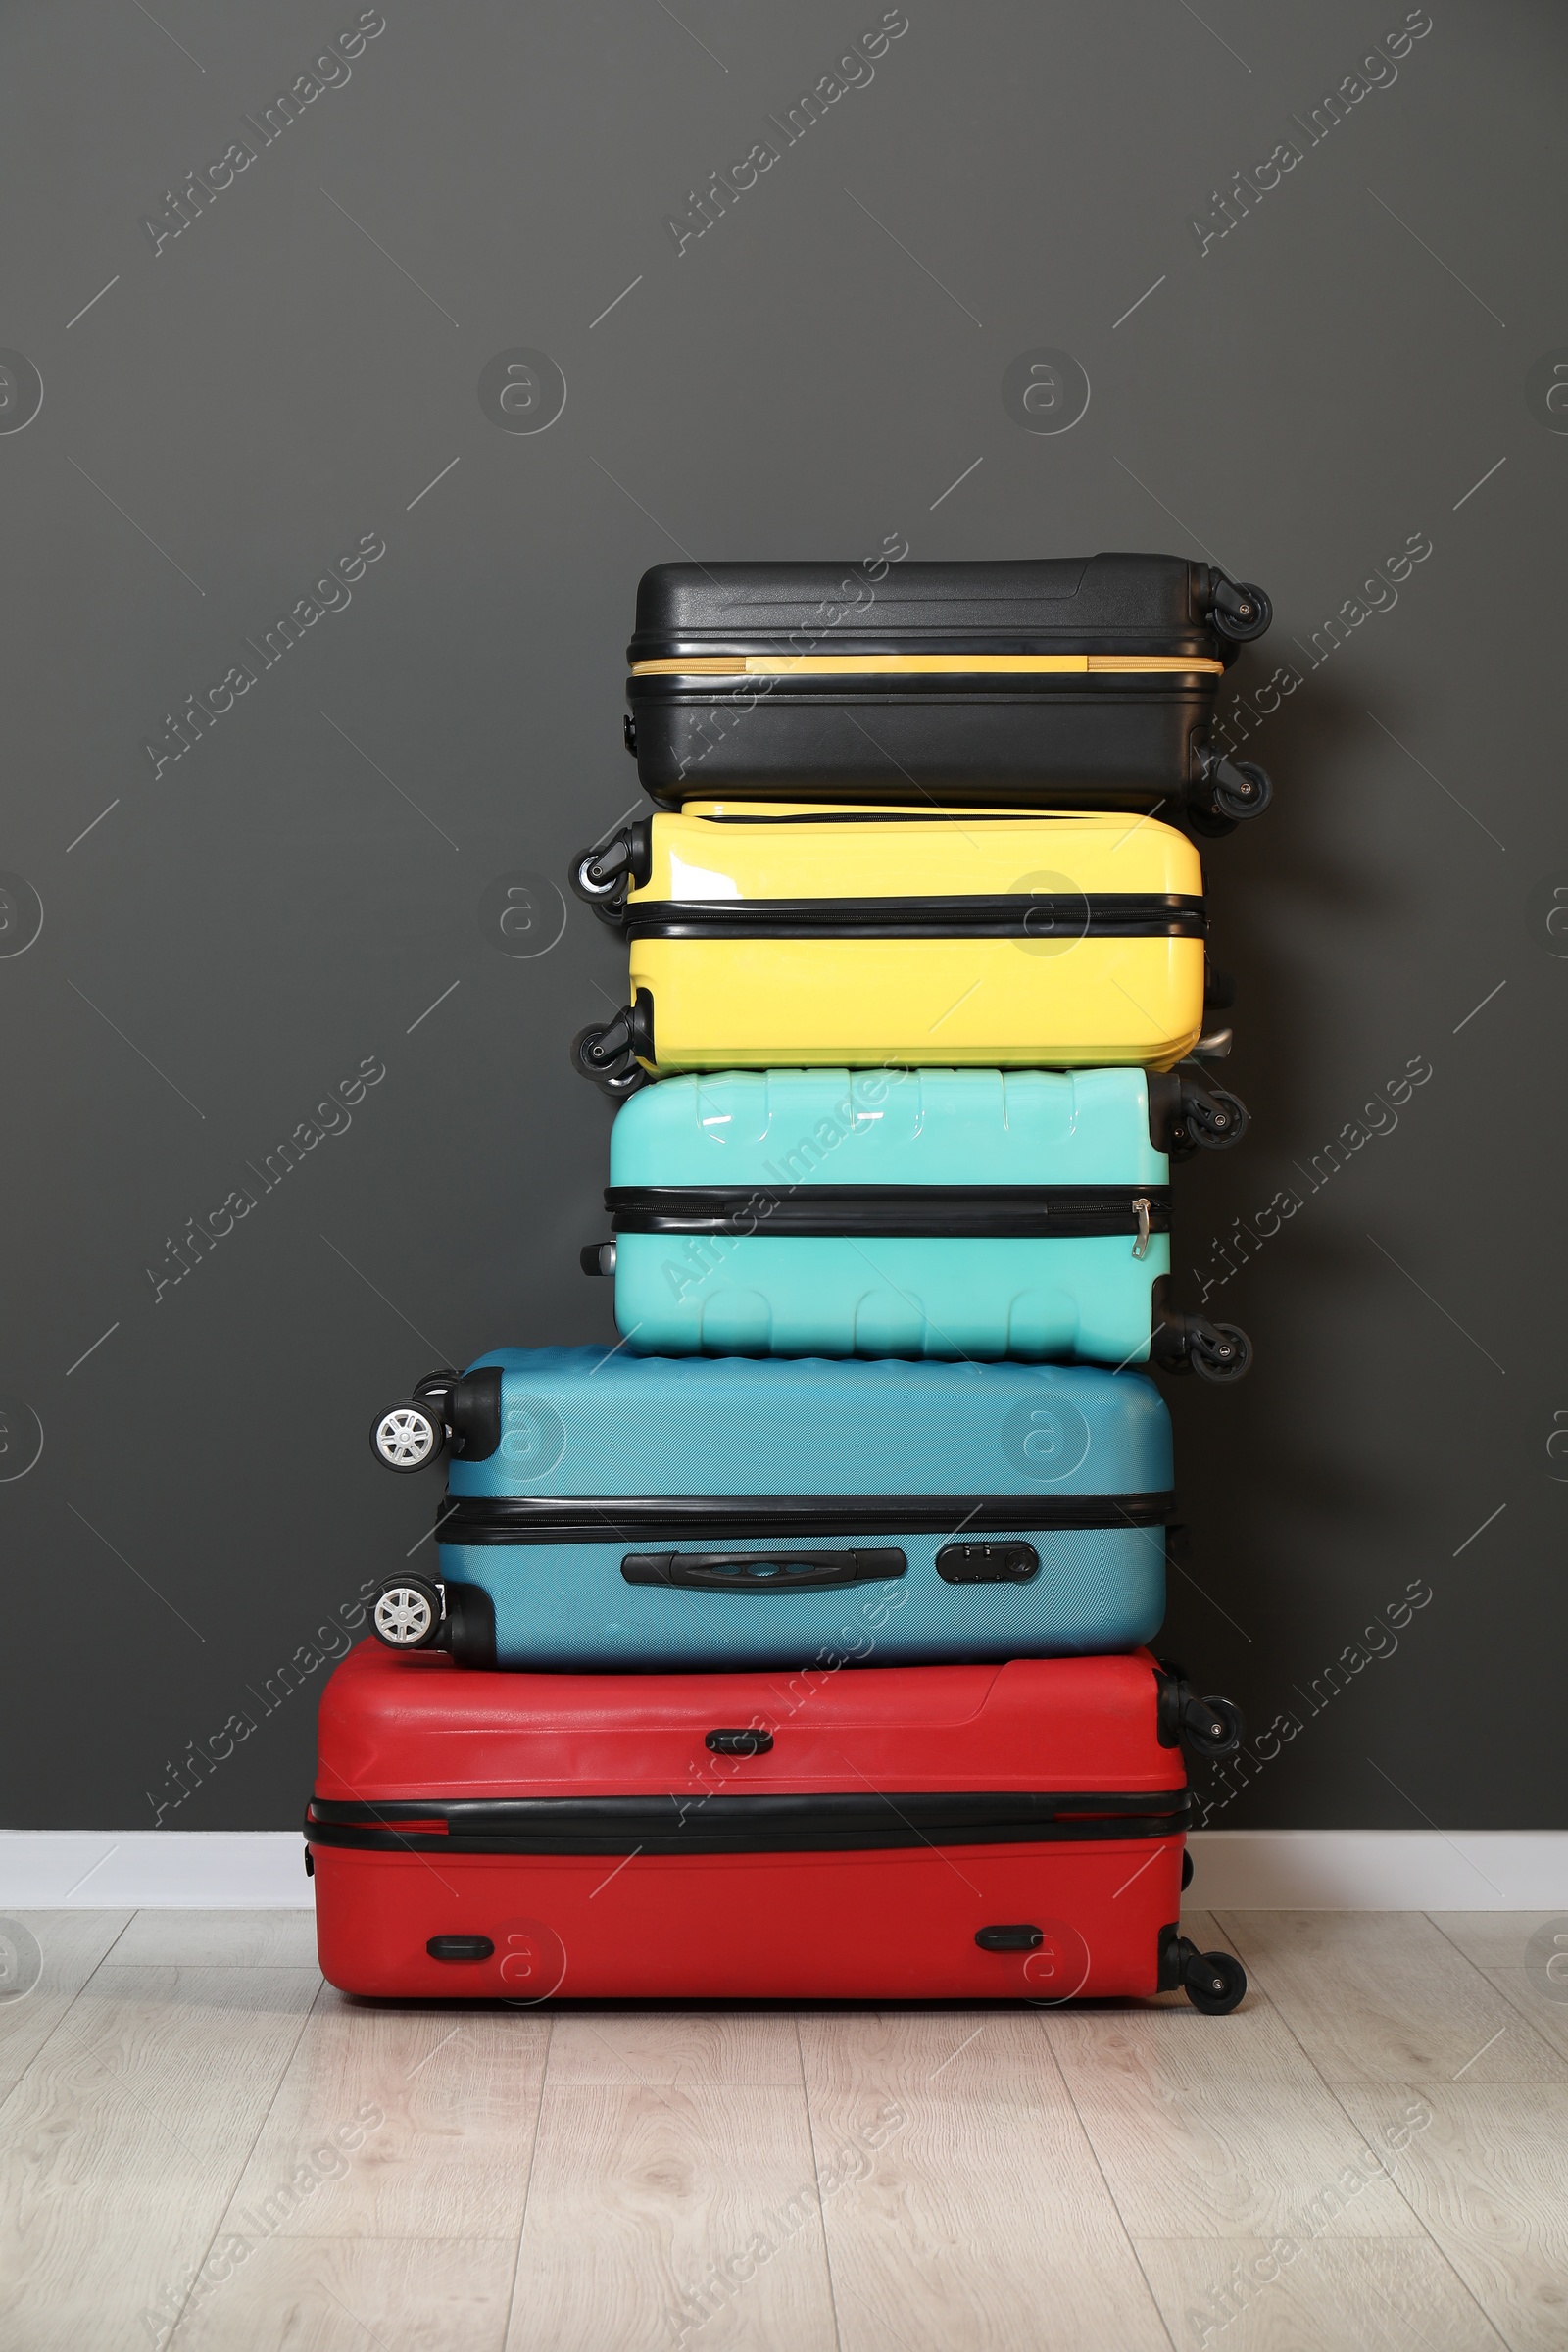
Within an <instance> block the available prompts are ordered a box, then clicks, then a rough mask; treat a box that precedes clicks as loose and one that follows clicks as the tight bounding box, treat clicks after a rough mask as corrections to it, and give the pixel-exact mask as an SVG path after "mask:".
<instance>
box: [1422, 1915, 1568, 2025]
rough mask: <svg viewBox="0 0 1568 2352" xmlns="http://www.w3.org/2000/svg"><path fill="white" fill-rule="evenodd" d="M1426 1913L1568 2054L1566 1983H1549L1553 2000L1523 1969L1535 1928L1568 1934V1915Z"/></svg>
mask: <svg viewBox="0 0 1568 2352" xmlns="http://www.w3.org/2000/svg"><path fill="white" fill-rule="evenodd" d="M1428 1917H1429V1918H1430V1919H1431V1921H1432V1924H1433V1926H1434V1927H1435V1928H1437V1929H1438V1930H1439V1932H1440V1933H1441V1934H1442V1935H1445V1936H1446V1937H1447V1938H1448V1941H1449V1942H1450V1943H1451V1944H1453V1945H1454V1946H1455V1947H1456V1948H1457V1949H1458V1950H1459V1951H1461V1952H1463V1954H1464V1956H1465V1958H1466V1959H1467V1960H1468V1961H1469V1962H1470V1963H1471V1965H1472V1966H1473V1967H1475V1968H1479V1969H1480V1971H1481V1973H1482V1975H1483V1976H1484V1977H1487V1978H1488V1979H1490V1981H1491V1982H1492V1983H1493V1984H1494V1985H1495V1986H1496V1987H1497V1990H1498V1991H1499V1992H1500V1993H1501V1994H1502V1996H1503V1998H1504V1999H1505V2000H1509V2001H1512V2003H1513V2005H1514V2007H1515V2008H1516V2009H1517V2010H1518V2011H1519V2013H1520V2015H1521V2016H1523V2017H1526V2018H1528V2019H1529V2021H1530V2023H1531V2024H1532V2025H1533V2026H1534V2027H1535V2029H1536V2031H1537V2033H1538V2034H1541V2036H1542V2038H1543V2040H1545V2041H1549V2042H1550V2043H1551V2046H1552V2048H1553V2049H1554V2050H1559V2051H1561V2053H1562V2054H1563V2056H1564V2057H1568V1982H1565V1983H1562V1984H1560V1985H1555V1986H1554V1987H1553V1990H1554V1992H1555V1993H1556V1994H1557V1995H1558V1997H1556V1998H1552V1997H1551V1996H1550V1995H1548V1994H1547V1993H1546V1992H1545V1991H1544V1989H1543V1987H1542V1986H1541V1985H1540V1984H1538V1983H1537V1982H1535V1980H1534V1979H1533V1978H1532V1977H1531V1976H1530V1975H1529V1974H1528V1972H1527V1970H1526V1967H1525V1946H1526V1945H1527V1944H1528V1942H1529V1941H1530V1938H1531V1936H1533V1935H1534V1934H1535V1933H1536V1931H1537V1929H1538V1928H1546V1927H1551V1928H1554V1929H1556V1930H1557V1931H1558V1932H1559V1933H1561V1934H1564V1935H1568V1917H1565V1916H1564V1914H1563V1913H1562V1912H1560V1911H1433V1912H1429V1913H1428ZM1563 1948H1564V1949H1565V1950H1568V1945H1565V1946H1564V1947H1563ZM1558 1973H1559V1975H1561V1974H1562V1970H1561V1969H1560V1968H1559V1972H1558Z"/></svg>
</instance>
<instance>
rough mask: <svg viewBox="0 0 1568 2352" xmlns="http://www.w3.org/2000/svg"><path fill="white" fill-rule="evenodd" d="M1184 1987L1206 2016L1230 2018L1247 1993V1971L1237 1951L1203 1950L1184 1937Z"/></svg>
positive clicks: (1190, 1998)
mask: <svg viewBox="0 0 1568 2352" xmlns="http://www.w3.org/2000/svg"><path fill="white" fill-rule="evenodd" d="M1182 1940H1183V1943H1184V1946H1185V1949H1184V1951H1183V1955H1182V1988H1183V1990H1184V1991H1185V1992H1186V1994H1187V1998H1188V1999H1189V2000H1190V2001H1191V2002H1192V2004H1193V2007H1194V2008H1195V2009H1201V2011H1202V2013H1203V2015H1204V2016H1205V2017H1228V2016H1229V2014H1230V2012H1231V2011H1232V2010H1233V2009H1239V2008H1240V2007H1241V2004H1242V2002H1243V2000H1244V1999H1245V1998H1246V1995H1247V1971H1246V1969H1245V1968H1244V1967H1243V1966H1242V1964H1241V1962H1240V1961H1239V1960H1238V1959H1237V1957H1236V1955H1235V1954H1234V1952H1201V1951H1199V1950H1197V1949H1196V1947H1195V1946H1193V1945H1192V1944H1189V1943H1187V1941H1186V1938H1185V1936H1184V1937H1183V1939H1182Z"/></svg>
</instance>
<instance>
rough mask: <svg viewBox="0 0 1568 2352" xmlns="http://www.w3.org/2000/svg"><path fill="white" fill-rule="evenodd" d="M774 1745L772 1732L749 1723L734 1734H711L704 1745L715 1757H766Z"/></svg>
mask: <svg viewBox="0 0 1568 2352" xmlns="http://www.w3.org/2000/svg"><path fill="white" fill-rule="evenodd" d="M772 1744H773V1735H772V1733H771V1732H764V1731H763V1729H762V1727H761V1725H760V1724H757V1723H749V1724H747V1725H746V1726H745V1727H744V1728H743V1729H741V1730H738V1731H733V1732H710V1733H709V1735H708V1737H707V1739H706V1740H704V1741H703V1745H704V1746H705V1747H706V1748H707V1749H708V1750H709V1752H710V1753H711V1754H712V1755H715V1756H765V1755H766V1754H767V1751H768V1749H769V1748H770V1747H771V1746H772Z"/></svg>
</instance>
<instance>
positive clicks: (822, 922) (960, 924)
mask: <svg viewBox="0 0 1568 2352" xmlns="http://www.w3.org/2000/svg"><path fill="white" fill-rule="evenodd" d="M622 919H623V920H624V922H625V925H626V930H627V933H628V935H629V936H630V937H631V938H633V939H759V938H763V939H815V938H824V937H825V938H830V939H1034V940H1043V941H1050V942H1052V943H1056V942H1060V941H1067V942H1071V941H1075V940H1079V939H1201V938H1202V937H1203V934H1204V933H1205V931H1206V930H1207V928H1208V918H1207V916H1206V914H1205V912H1204V907H1203V901H1202V900H1201V899H1195V898H1185V897H1182V896H1180V895H1178V894H1177V893H1175V892H1171V893H1162V892H1155V891H1104V892H1094V893H1083V892H1072V893H1070V894H1064V895H1062V896H1061V897H1059V898H1052V897H1048V896H1046V895H1044V894H1041V895H1038V896H1037V895H1035V894H1033V893H1029V892H1021V891H1014V892H1006V893H999V894H997V895H995V896H985V897H973V898H970V897H965V898H951V899H896V898H886V899H883V898H876V899H851V898H844V899H645V900H642V901H638V900H635V899H634V900H631V901H630V902H628V904H627V906H626V907H625V909H624V914H623V918H622Z"/></svg>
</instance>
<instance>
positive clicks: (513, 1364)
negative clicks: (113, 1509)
mask: <svg viewBox="0 0 1568 2352" xmlns="http://www.w3.org/2000/svg"><path fill="white" fill-rule="evenodd" d="M421 1415H422V1416H423V1417H424V1425H425V1427H426V1429H427V1430H428V1431H429V1433H430V1436H429V1442H428V1443H426V1444H425V1445H424V1446H423V1447H422V1448H420V1447H419V1446H417V1444H416V1445H415V1446H413V1447H412V1448H411V1449H410V1450H411V1451H412V1452H413V1453H414V1454H415V1455H417V1459H418V1460H419V1461H428V1460H431V1459H433V1458H434V1456H435V1454H436V1452H437V1451H439V1450H440V1447H441V1446H443V1445H445V1444H447V1443H448V1441H449V1437H450V1445H451V1463H450V1471H449V1479H448V1492H447V1495H446V1496H445V1498H444V1501H443V1504H442V1508H441V1511H440V1513H439V1514H438V1526H437V1536H438V1544H439V1568H440V1579H441V1584H442V1587H443V1588H444V1589H443V1591H442V1592H440V1593H434V1592H433V1591H432V1590H431V1588H430V1586H429V1584H428V1582H427V1581H426V1580H427V1579H428V1571H427V1570H425V1569H424V1568H423V1562H422V1560H419V1561H417V1562H416V1563H415V1564H414V1572H413V1573H411V1571H410V1568H409V1566H407V1565H405V1564H404V1563H402V1562H400V1563H399V1565H398V1569H397V1572H396V1575H395V1577H394V1578H393V1579H392V1580H391V1583H390V1585H389V1587H388V1588H387V1593H383V1595H382V1597H381V1598H380V1599H378V1600H377V1601H376V1603H375V1604H374V1606H373V1608H372V1623H373V1624H374V1626H375V1627H376V1629H377V1631H378V1632H380V1633H381V1635H382V1637H383V1639H387V1640H392V1641H396V1642H401V1643H403V1644H405V1645H408V1646H416V1645H418V1644H421V1643H431V1642H444V1643H446V1644H449V1645H450V1646H451V1648H452V1649H453V1651H454V1653H455V1654H457V1655H458V1656H459V1657H460V1658H462V1659H463V1660H464V1661H465V1662H466V1663H470V1664H475V1665H491V1664H500V1665H502V1666H507V1667H514V1668H558V1669H561V1670H564V1671H568V1672H577V1673H596V1672H600V1671H603V1670H625V1671H635V1670H648V1669H652V1668H701V1667H716V1666H723V1665H729V1666H756V1667H796V1666H804V1665H807V1664H809V1663H810V1662H811V1661H813V1660H818V1659H820V1658H822V1657H824V1656H839V1655H843V1654H848V1655H850V1656H853V1657H874V1658H875V1659H876V1661H877V1662H878V1663H879V1664H894V1663H899V1662H901V1661H916V1660H922V1659H969V1658H1012V1657H1028V1656H1041V1655H1049V1654H1051V1653H1053V1652H1062V1651H1073V1652H1078V1651H1082V1652H1087V1651H1092V1650H1127V1649H1133V1648H1136V1647H1137V1645H1138V1643H1139V1642H1146V1641H1148V1640H1149V1639H1150V1637H1151V1636H1152V1634H1153V1633H1154V1631H1155V1629H1156V1628H1157V1626H1158V1625H1159V1622H1160V1619H1161V1617H1162V1616H1163V1614H1164V1606H1165V1528H1166V1525H1167V1522H1168V1521H1169V1520H1170V1519H1171V1517H1172V1515H1173V1510H1172V1502H1173V1498H1172V1495H1171V1492H1170V1490H1171V1436H1170V1418H1169V1415H1168V1413H1167V1412H1166V1409H1165V1405H1164V1401H1163V1399H1162V1398H1161V1397H1160V1396H1159V1394H1158V1392H1157V1390H1156V1389H1155V1387H1154V1384H1153V1382H1152V1380H1150V1379H1149V1378H1148V1376H1147V1375H1145V1374H1143V1373H1138V1372H1121V1373H1111V1372H1103V1371H1095V1370H1078V1369H1074V1368H1065V1367H1063V1368H1058V1367H1041V1366H1033V1365H1022V1364H984V1365H981V1364H938V1363H930V1364H913V1363H897V1362H879V1363H829V1362H821V1361H810V1362H804V1363H803V1362H787V1361H780V1360H778V1359H775V1358H761V1359H760V1360H759V1359H751V1358H747V1357H743V1356H726V1357H719V1358H713V1357H708V1356H689V1357H686V1358H670V1357H663V1356H641V1357H639V1356H633V1355H630V1354H628V1353H627V1351H626V1350H625V1349H624V1348H613V1349H607V1348H534V1349H529V1348H503V1349H499V1350H497V1351H496V1352H495V1353H493V1354H491V1355H486V1356H481V1357H480V1358H479V1361H478V1362H477V1363H476V1364H475V1365H473V1366H471V1367H470V1369H469V1370H468V1371H467V1372H466V1374H465V1375H463V1376H462V1377H461V1378H459V1376H458V1375H456V1374H432V1375H431V1376H430V1377H429V1379H428V1380H426V1381H424V1382H421V1384H420V1386H419V1389H418V1391H417V1392H416V1397H415V1399H414V1400H413V1401H412V1402H411V1403H409V1404H406V1405H402V1406H398V1407H394V1408H393V1409H392V1410H391V1411H390V1412H388V1413H386V1414H384V1415H382V1416H381V1418H380V1420H379V1421H378V1422H377V1423H376V1425H375V1429H374V1431H373V1433H372V1442H373V1444H374V1445H375V1447H376V1450H377V1451H378V1452H379V1453H380V1455H381V1458H382V1459H383V1460H387V1461H389V1462H391V1463H392V1466H395V1467H404V1466H408V1467H413V1466H415V1461H414V1460H412V1459H411V1460H409V1461H408V1462H407V1463H399V1462H398V1461H397V1460H396V1458H395V1457H396V1454H397V1451H398V1446H399V1443H400V1442H401V1441H400V1440H399V1439H398V1438H397V1436H396V1434H394V1438H393V1441H392V1443H391V1444H390V1446H389V1444H388V1441H387V1438H386V1435H385V1433H386V1432H388V1431H389V1430H391V1431H393V1432H394V1433H396V1432H398V1431H399V1430H401V1431H403V1432H405V1433H406V1432H407V1431H408V1430H409V1428H410V1427H411V1426H412V1424H413V1423H414V1422H415V1421H417V1419H418V1417H419V1416H421ZM428 1557H429V1555H428V1553H426V1554H424V1555H423V1559H428ZM421 1586H422V1588H423V1589H424V1590H425V1591H426V1592H427V1593H430V1599H429V1602H428V1603H427V1604H426V1605H427V1617H425V1618H423V1619H421V1612H420V1607H419V1606H418V1605H417V1604H418V1592H419V1589H420V1588H421ZM389 1594H390V1595H394V1596H395V1595H397V1594H403V1595H405V1596H410V1595H412V1598H405V1599H404V1600H398V1599H397V1598H395V1597H388V1595H389ZM443 1603H444V1605H445V1609H446V1615H445V1616H444V1617H443V1616H442V1615H441V1608H442V1605H443Z"/></svg>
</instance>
